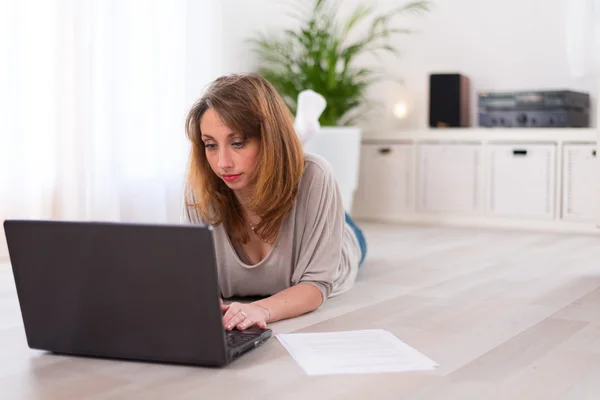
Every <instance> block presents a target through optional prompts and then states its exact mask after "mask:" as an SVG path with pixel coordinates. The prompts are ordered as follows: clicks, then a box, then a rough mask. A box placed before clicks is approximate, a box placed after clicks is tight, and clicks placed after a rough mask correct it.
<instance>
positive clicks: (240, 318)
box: [225, 311, 246, 330]
mask: <svg viewBox="0 0 600 400" xmlns="http://www.w3.org/2000/svg"><path fill="white" fill-rule="evenodd" d="M244 319H246V313H245V312H243V311H240V312H238V313H237V314H235V315H234V316H233V318H231V319H230V320H229V322H227V324H226V325H225V329H228V330H231V329H233V328H234V327H236V326H237V325H238V324H239V323H240V322H242V321H243V320H244Z"/></svg>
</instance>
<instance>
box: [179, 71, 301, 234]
mask: <svg viewBox="0 0 600 400" xmlns="http://www.w3.org/2000/svg"><path fill="white" fill-rule="evenodd" d="M211 107H212V108H214V110H215V111H216V112H217V113H218V114H219V116H220V117H221V120H222V121H223V123H224V124H225V125H227V127H229V128H230V129H231V130H233V132H235V133H238V134H241V135H243V136H244V137H245V138H248V137H255V138H258V140H259V143H260V150H259V154H258V158H257V162H256V165H255V167H254V173H253V174H252V176H251V177H250V178H251V182H253V184H254V190H253V192H252V196H251V198H250V202H249V205H248V206H249V208H250V209H251V210H252V211H253V212H254V213H256V214H257V215H258V216H259V217H260V219H261V220H260V223H259V224H258V225H257V226H256V227H255V232H256V234H257V235H258V236H260V237H261V238H262V239H263V240H266V241H268V242H271V243H273V242H274V241H275V239H276V237H277V234H278V233H279V228H280V226H281V224H282V222H283V220H284V219H285V218H286V217H287V216H288V214H289V212H290V211H291V209H292V206H293V204H294V201H295V199H296V195H297V192H298V184H299V182H300V178H301V177H302V172H303V169H304V153H303V150H302V144H301V143H300V140H299V138H298V136H297V134H296V132H295V130H294V124H293V116H292V114H291V112H290V111H289V109H288V108H287V106H286V105H285V103H284V102H283V100H282V99H281V97H280V96H279V94H278V93H277V90H276V89H275V88H274V87H273V86H272V85H271V84H270V83H269V82H268V81H267V80H266V79H264V78H262V77H261V76H259V75H256V74H234V75H227V76H222V77H220V78H218V79H216V80H215V81H214V82H213V83H212V84H210V85H209V87H208V88H207V90H206V92H205V94H204V95H203V96H202V97H201V98H200V99H199V100H198V101H197V102H196V103H195V104H194V106H193V107H192V109H191V110H190V112H189V114H188V116H187V119H186V133H187V136H188V138H189V139H190V141H191V142H192V149H191V154H190V165H189V169H188V175H187V190H188V192H191V193H190V194H191V195H192V197H193V199H194V201H193V202H191V203H187V206H188V207H194V208H196V210H197V211H198V212H199V213H200V215H201V216H202V219H203V220H204V221H206V222H207V223H209V224H211V225H213V226H216V225H219V224H221V223H224V226H225V228H226V229H227V230H228V232H229V234H230V235H231V236H232V238H233V240H235V241H237V242H240V243H246V242H248V240H249V239H250V236H249V235H248V233H247V226H248V225H247V223H246V222H245V220H244V216H243V211H242V208H241V205H240V203H239V201H238V200H237V198H236V196H235V195H234V193H233V191H232V190H231V189H229V187H227V185H226V184H225V183H224V182H223V181H222V180H221V179H220V178H219V177H218V176H217V175H216V174H215V173H214V172H213V171H212V169H211V167H210V165H209V163H208V160H207V159H206V153H205V149H204V142H203V141H202V140H201V137H202V132H201V131H200V120H201V119H202V116H203V115H204V113H205V112H206V110H208V109H209V108H211Z"/></svg>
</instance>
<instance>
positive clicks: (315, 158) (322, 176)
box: [302, 153, 335, 181]
mask: <svg viewBox="0 0 600 400" xmlns="http://www.w3.org/2000/svg"><path fill="white" fill-rule="evenodd" d="M306 178H308V179H306ZM302 179H303V180H310V181H312V180H313V179H317V180H321V181H328V180H330V179H334V180H335V174H334V172H333V167H332V166H331V164H330V163H329V162H328V161H327V160H326V159H325V158H324V157H322V156H320V155H318V154H312V153H305V154H304V173H303V174H302Z"/></svg>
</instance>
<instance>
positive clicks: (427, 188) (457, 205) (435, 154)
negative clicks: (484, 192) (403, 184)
mask: <svg viewBox="0 0 600 400" xmlns="http://www.w3.org/2000/svg"><path fill="white" fill-rule="evenodd" d="M480 157H481V145H479V144H422V145H420V146H419V178H418V179H419V181H418V187H419V201H418V204H419V207H418V209H419V211H424V212H450V213H476V212H478V210H479V208H480V207H479V187H480V184H479V165H480Z"/></svg>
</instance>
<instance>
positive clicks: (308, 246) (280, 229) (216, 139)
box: [184, 74, 366, 330]
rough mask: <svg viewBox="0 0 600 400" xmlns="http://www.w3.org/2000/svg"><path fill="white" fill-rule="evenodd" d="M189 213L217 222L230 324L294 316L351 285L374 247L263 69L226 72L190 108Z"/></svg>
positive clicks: (192, 219)
mask: <svg viewBox="0 0 600 400" xmlns="http://www.w3.org/2000/svg"><path fill="white" fill-rule="evenodd" d="M186 132H187V135H188V137H189V139H190V141H191V142H192V149H191V155H190V166H189V171H188V177H187V185H186V206H185V210H184V211H185V212H184V218H185V220H186V221H187V222H189V223H198V224H210V225H212V226H213V227H214V228H213V234H214V240H215V249H216V255H217V266H218V271H219V285H220V289H221V295H222V296H223V297H224V298H230V297H233V296H260V297H263V298H262V299H261V300H258V301H255V302H252V303H238V302H234V303H231V304H229V305H222V308H223V311H224V316H223V324H224V326H225V328H226V329H228V330H231V329H235V328H237V329H240V330H243V329H247V328H249V327H251V326H253V325H256V326H258V327H260V328H263V329H264V328H266V327H267V323H269V322H274V321H278V320H282V319H286V318H291V317H295V316H298V315H301V314H304V313H307V312H310V311H313V310H315V309H317V308H318V307H319V306H320V305H321V304H323V302H324V301H325V300H326V299H327V298H329V297H331V296H335V295H339V294H341V293H344V292H345V291H347V290H349V289H350V288H351V287H352V286H353V284H354V281H355V278H356V274H357V270H358V267H359V265H360V264H361V263H362V261H363V259H364V257H365V253H366V243H365V239H364V237H363V234H362V232H361V231H360V229H359V228H358V227H357V226H356V225H355V224H354V222H353V221H352V219H350V217H349V216H348V214H346V213H345V211H344V209H343V206H342V201H341V196H340V192H339V189H338V186H337V183H336V181H335V177H334V175H333V172H332V169H331V166H330V165H329V164H328V163H327V162H326V161H325V160H324V159H323V158H320V157H317V156H314V155H310V154H304V153H303V151H302V145H301V143H300V140H299V138H298V135H297V134H296V132H295V131H294V125H293V117H292V115H291V113H290V112H289V110H288V108H287V107H286V105H285V103H284V102H283V100H282V99H281V97H280V96H279V94H278V93H277V91H276V90H275V88H274V87H273V86H272V85H271V84H270V83H269V82H267V81H266V80H265V79H263V78H261V77H260V76H258V75H255V74H242V75H229V76H224V77H221V78H218V79H217V80H216V81H214V82H213V83H212V84H211V85H210V86H209V87H208V89H207V91H206V93H205V94H204V96H203V97H202V98H201V99H199V100H198V101H197V102H196V104H194V106H193V107H192V109H191V110H190V112H189V114H188V117H187V121H186Z"/></svg>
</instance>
